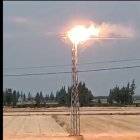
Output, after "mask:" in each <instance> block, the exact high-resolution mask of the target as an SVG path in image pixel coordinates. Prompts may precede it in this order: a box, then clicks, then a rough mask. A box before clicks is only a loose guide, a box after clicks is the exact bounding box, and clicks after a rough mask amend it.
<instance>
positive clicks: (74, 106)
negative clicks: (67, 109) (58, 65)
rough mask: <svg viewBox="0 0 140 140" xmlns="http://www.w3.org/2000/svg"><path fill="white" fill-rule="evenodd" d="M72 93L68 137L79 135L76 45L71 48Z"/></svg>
mask: <svg viewBox="0 0 140 140" xmlns="http://www.w3.org/2000/svg"><path fill="white" fill-rule="evenodd" d="M72 80H73V81H72V82H73V83H72V91H71V132H70V135H80V115H79V97H78V67H77V45H76V44H74V45H73V47H72Z"/></svg>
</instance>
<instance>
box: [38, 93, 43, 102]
mask: <svg viewBox="0 0 140 140" xmlns="http://www.w3.org/2000/svg"><path fill="white" fill-rule="evenodd" d="M39 96H40V102H44V97H43V94H42V91H40V95H39Z"/></svg>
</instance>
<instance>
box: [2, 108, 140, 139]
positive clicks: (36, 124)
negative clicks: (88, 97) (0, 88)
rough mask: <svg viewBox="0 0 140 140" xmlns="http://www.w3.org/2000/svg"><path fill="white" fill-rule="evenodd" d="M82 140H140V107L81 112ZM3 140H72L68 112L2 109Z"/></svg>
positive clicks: (62, 109) (65, 109) (86, 109)
mask: <svg viewBox="0 0 140 140" xmlns="http://www.w3.org/2000/svg"><path fill="white" fill-rule="evenodd" d="M80 110H81V111H80V114H81V115H80V120H81V123H80V125H81V134H82V135H83V137H84V140H140V107H137V108H136V107H124V108H120V107H116V108H113V107H84V108H81V109H80ZM3 111H4V112H3V137H4V140H23V139H24V140H46V139H47V140H74V139H75V138H74V137H69V131H70V108H64V107H61V108H49V109H48V108H41V109H30V108H28V109H23V108H21V109H12V108H11V109H4V110H3Z"/></svg>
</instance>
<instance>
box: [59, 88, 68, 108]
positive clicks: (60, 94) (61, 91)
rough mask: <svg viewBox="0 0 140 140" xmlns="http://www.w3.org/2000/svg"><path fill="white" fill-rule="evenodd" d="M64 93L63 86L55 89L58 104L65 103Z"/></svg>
mask: <svg viewBox="0 0 140 140" xmlns="http://www.w3.org/2000/svg"><path fill="white" fill-rule="evenodd" d="M66 94H67V93H66V90H65V87H62V88H61V89H60V91H57V93H56V99H57V102H58V104H59V105H66Z"/></svg>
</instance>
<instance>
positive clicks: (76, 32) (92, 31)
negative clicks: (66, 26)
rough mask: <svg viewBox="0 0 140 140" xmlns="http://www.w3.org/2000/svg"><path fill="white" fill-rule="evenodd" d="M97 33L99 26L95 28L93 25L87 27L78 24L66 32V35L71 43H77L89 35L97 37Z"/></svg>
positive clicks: (88, 37)
mask: <svg viewBox="0 0 140 140" xmlns="http://www.w3.org/2000/svg"><path fill="white" fill-rule="evenodd" d="M99 33H100V28H97V27H95V26H94V25H91V26H89V27H88V28H86V27H85V26H83V25H78V26H75V27H74V28H72V29H71V30H70V31H68V32H67V37H68V38H69V39H70V41H71V42H72V43H73V44H75V45H78V44H80V43H83V42H85V41H86V40H89V39H90V38H91V37H98V35H99Z"/></svg>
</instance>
